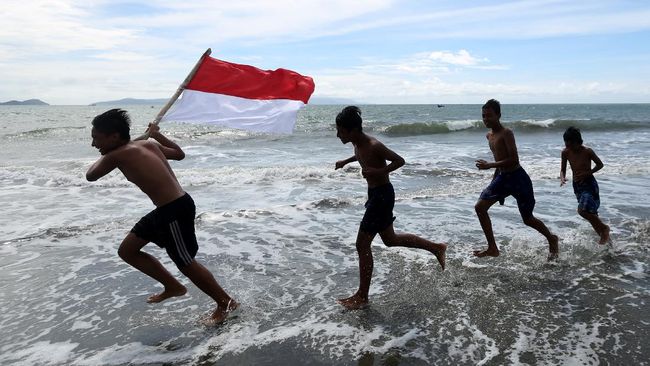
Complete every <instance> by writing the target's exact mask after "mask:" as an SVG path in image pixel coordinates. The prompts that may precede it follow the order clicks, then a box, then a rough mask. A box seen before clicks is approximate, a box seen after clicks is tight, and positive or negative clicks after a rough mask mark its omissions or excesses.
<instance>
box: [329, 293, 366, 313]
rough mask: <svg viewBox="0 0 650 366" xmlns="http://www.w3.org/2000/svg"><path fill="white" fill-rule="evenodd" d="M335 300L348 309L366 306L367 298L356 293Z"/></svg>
mask: <svg viewBox="0 0 650 366" xmlns="http://www.w3.org/2000/svg"><path fill="white" fill-rule="evenodd" d="M336 301H337V302H338V303H339V304H341V305H343V306H344V307H345V308H346V309H348V310H359V309H363V308H365V307H366V306H368V299H365V298H363V297H361V296H359V295H357V294H354V295H352V296H350V297H348V298H347V299H338V300H336Z"/></svg>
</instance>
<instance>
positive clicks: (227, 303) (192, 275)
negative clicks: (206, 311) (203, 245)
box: [179, 260, 239, 324]
mask: <svg viewBox="0 0 650 366" xmlns="http://www.w3.org/2000/svg"><path fill="white" fill-rule="evenodd" d="M179 269H180V271H181V272H182V273H183V274H184V275H185V276H187V278H189V279H190V281H192V283H194V284H195V285H196V287H198V288H199V289H200V290H201V291H203V292H205V293H206V294H207V295H208V296H210V297H211V298H212V299H213V300H214V301H215V302H216V303H217V309H215V310H214V312H213V313H212V317H211V318H212V321H213V322H214V323H215V324H216V323H221V322H222V321H224V320H225V319H226V317H227V316H228V313H229V312H231V311H233V310H235V309H237V307H238V306H239V303H237V302H236V301H235V300H233V298H232V297H230V296H229V295H228V294H227V293H226V292H225V291H224V290H223V289H222V288H221V286H219V284H218V283H217V280H215V278H214V276H213V275H212V273H210V271H208V269H207V268H205V267H204V266H203V265H202V264H200V263H199V262H197V261H196V260H193V261H192V263H190V264H189V265H188V266H186V267H183V268H179Z"/></svg>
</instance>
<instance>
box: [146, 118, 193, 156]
mask: <svg viewBox="0 0 650 366" xmlns="http://www.w3.org/2000/svg"><path fill="white" fill-rule="evenodd" d="M149 137H151V138H152V139H154V140H156V141H158V143H159V144H160V145H158V147H159V148H160V151H162V153H163V155H165V157H166V158H167V159H170V160H183V159H184V158H185V152H184V151H183V149H181V147H180V146H178V144H176V143H175V142H174V141H172V140H170V139H168V138H167V137H165V135H163V134H162V133H160V126H158V125H156V124H153V123H150V124H149Z"/></svg>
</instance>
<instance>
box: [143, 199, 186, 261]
mask: <svg viewBox="0 0 650 366" xmlns="http://www.w3.org/2000/svg"><path fill="white" fill-rule="evenodd" d="M195 217H196V206H195V205H194V200H192V197H191V196H190V195H189V194H187V193H185V195H183V196H182V197H179V198H178V199H176V200H174V201H172V202H170V203H168V204H166V205H163V206H160V207H157V208H156V209H155V210H153V211H151V212H149V213H148V214H147V215H146V216H144V217H143V218H141V219H140V221H138V223H137V224H135V226H133V229H131V232H132V233H133V234H135V235H136V236H137V237H139V238H141V239H144V240H146V241H149V242H153V243H155V244H157V245H158V246H159V247H161V248H165V250H166V251H167V254H168V255H169V257H170V258H171V259H172V261H174V263H175V264H176V266H177V267H178V268H182V267H185V266H188V265H189V264H191V263H192V261H194V256H196V252H197V251H198V250H199V245H198V243H197V242H196V235H195V233H194V218H195Z"/></svg>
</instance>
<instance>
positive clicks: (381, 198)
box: [335, 106, 447, 310]
mask: <svg viewBox="0 0 650 366" xmlns="http://www.w3.org/2000/svg"><path fill="white" fill-rule="evenodd" d="M361 122H362V120H361V110H360V109H359V108H358V107H355V106H349V107H345V108H343V110H342V111H341V113H339V114H338V115H337V116H336V136H337V137H338V138H339V139H340V140H341V142H342V143H344V144H347V143H348V142H351V143H352V145H353V146H354V156H352V157H350V158H348V159H345V160H340V161H337V162H336V166H335V169H340V168H343V167H344V166H345V165H346V164H349V163H351V162H354V161H358V162H359V165H361V173H362V175H363V177H364V178H365V179H366V181H367V182H368V201H367V202H366V205H365V206H366V213H365V214H364V216H363V219H362V220H361V226H360V227H359V232H358V233H357V242H356V247H357V252H358V254H359V277H360V281H359V282H360V283H359V290H357V292H356V293H355V294H354V295H352V296H350V297H348V298H346V299H339V300H338V302H339V303H340V304H341V305H343V306H344V307H346V308H347V309H350V310H354V309H360V308H363V307H365V306H366V305H367V304H368V291H369V290H370V280H371V279H372V269H373V259H372V251H371V249H370V244H371V243H372V240H373V239H374V238H375V235H377V234H379V236H380V237H381V240H382V241H383V242H384V244H385V245H386V246H388V247H395V246H400V247H407V248H418V249H424V250H428V251H429V252H431V253H432V254H433V255H435V256H436V258H437V259H438V262H439V263H440V266H441V267H442V269H443V270H444V269H445V251H446V250H447V245H446V244H438V243H433V242H430V241H428V240H425V239H422V238H420V237H418V236H415V235H413V234H396V233H395V231H394V229H393V220H394V219H395V217H393V206H394V204H395V191H394V190H393V186H392V185H391V183H390V180H389V179H388V174H389V173H390V172H392V171H394V170H396V169H398V168H400V167H401V166H402V165H404V159H403V158H402V157H401V156H399V155H397V154H396V153H395V152H393V151H392V150H390V149H388V148H387V147H386V146H384V144H382V143H381V142H379V141H378V140H377V139H375V138H374V137H372V136H369V135H366V134H365V133H364V132H363V130H362V127H361ZM386 161H390V164H386Z"/></svg>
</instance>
